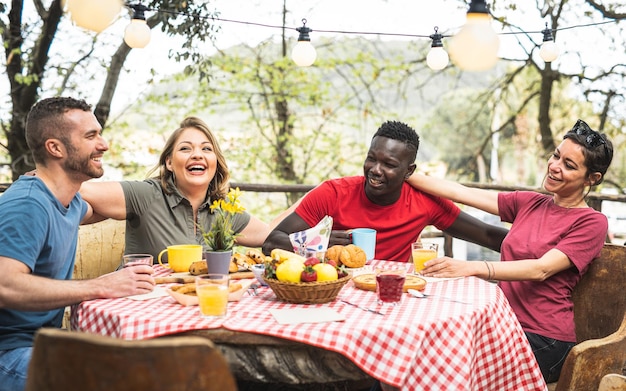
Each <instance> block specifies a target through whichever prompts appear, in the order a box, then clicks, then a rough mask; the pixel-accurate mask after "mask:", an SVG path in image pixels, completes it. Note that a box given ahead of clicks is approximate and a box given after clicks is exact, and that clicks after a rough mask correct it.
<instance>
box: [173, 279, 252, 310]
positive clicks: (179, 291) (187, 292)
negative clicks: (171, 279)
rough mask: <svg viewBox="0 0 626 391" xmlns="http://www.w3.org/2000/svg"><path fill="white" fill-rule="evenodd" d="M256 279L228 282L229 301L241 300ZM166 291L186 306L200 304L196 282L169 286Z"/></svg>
mask: <svg viewBox="0 0 626 391" xmlns="http://www.w3.org/2000/svg"><path fill="white" fill-rule="evenodd" d="M254 281H255V280H253V279H247V280H231V281H230V283H229V284H228V301H239V300H241V297H242V296H243V294H244V293H245V292H246V291H247V290H248V288H249V287H250V285H251V284H252V283H253V282H254ZM166 292H167V293H168V294H169V295H170V296H172V297H173V298H174V300H176V301H177V302H179V303H180V304H182V305H184V306H193V305H198V296H197V295H196V283H195V282H190V283H184V284H178V285H172V286H171V287H169V288H167V290H166Z"/></svg>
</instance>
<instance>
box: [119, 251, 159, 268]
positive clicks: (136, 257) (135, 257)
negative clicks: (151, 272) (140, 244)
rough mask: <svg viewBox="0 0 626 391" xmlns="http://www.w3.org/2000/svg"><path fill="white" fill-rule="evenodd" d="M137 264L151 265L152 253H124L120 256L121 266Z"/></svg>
mask: <svg viewBox="0 0 626 391" xmlns="http://www.w3.org/2000/svg"><path fill="white" fill-rule="evenodd" d="M137 265H148V266H152V255H150V254H126V255H124V256H122V267H130V266H137Z"/></svg>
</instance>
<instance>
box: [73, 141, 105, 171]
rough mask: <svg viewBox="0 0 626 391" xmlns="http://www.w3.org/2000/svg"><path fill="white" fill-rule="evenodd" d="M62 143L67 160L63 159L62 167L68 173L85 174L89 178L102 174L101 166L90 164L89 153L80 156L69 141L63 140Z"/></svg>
mask: <svg viewBox="0 0 626 391" xmlns="http://www.w3.org/2000/svg"><path fill="white" fill-rule="evenodd" d="M64 144H65V149H66V150H67V160H66V161H65V165H64V168H65V171H66V172H67V173H68V174H69V175H71V176H83V175H86V176H88V177H89V178H100V177H101V176H102V175H103V174H104V169H102V167H100V168H96V167H93V166H92V165H91V155H89V156H87V157H86V158H82V157H81V156H80V155H79V154H78V150H77V149H76V148H74V146H73V145H72V143H71V142H64Z"/></svg>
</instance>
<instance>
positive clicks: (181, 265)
mask: <svg viewBox="0 0 626 391" xmlns="http://www.w3.org/2000/svg"><path fill="white" fill-rule="evenodd" d="M165 252H167V264H166V265H164V264H163V263H162V262H161V257H162V256H163V254H164V253H165ZM158 260H159V263H160V264H161V266H163V267H166V268H168V269H172V270H173V271H174V272H176V273H180V272H188V271H189V266H191V264H192V263H194V262H196V261H201V260H202V246H201V245H199V244H176V245H174V246H167V248H166V249H165V250H163V251H161V252H160V253H159V258H158Z"/></svg>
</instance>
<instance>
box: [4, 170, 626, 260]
mask: <svg viewBox="0 0 626 391" xmlns="http://www.w3.org/2000/svg"><path fill="white" fill-rule="evenodd" d="M464 185H466V186H468V187H475V188H480V189H487V190H496V191H513V190H529V191H539V192H544V191H543V189H537V188H531V187H520V186H500V185H494V184H481V183H464ZM9 186H10V183H0V193H2V192H4V191H5V190H6V189H7V188H8V187H9ZM231 187H233V188H235V187H238V188H239V189H240V190H241V191H246V192H256V193H300V194H304V193H306V192H308V191H309V190H311V189H313V188H314V187H315V185H304V184H291V185H276V184H261V183H239V182H232V183H231ZM603 201H614V202H622V203H625V204H626V194H601V193H589V195H588V197H587V203H588V204H589V206H591V207H592V208H594V209H595V210H597V211H602V202H603ZM427 236H431V237H433V236H434V237H440V236H441V235H440V234H437V233H434V234H433V233H431V234H425V235H424V237H427ZM443 237H444V253H445V254H446V255H449V256H451V255H452V240H453V239H452V237H450V236H449V235H443Z"/></svg>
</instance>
